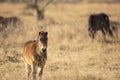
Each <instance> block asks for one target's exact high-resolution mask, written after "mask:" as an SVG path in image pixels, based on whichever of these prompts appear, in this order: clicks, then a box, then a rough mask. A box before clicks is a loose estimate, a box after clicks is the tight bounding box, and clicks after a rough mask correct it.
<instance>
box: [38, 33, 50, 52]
mask: <svg viewBox="0 0 120 80" xmlns="http://www.w3.org/2000/svg"><path fill="white" fill-rule="evenodd" d="M47 35H48V32H44V31H41V32H39V37H38V45H39V48H40V51H41V52H46V51H47V42H48V37H47Z"/></svg>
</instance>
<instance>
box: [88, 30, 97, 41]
mask: <svg viewBox="0 0 120 80" xmlns="http://www.w3.org/2000/svg"><path fill="white" fill-rule="evenodd" d="M88 32H89V36H90V38H91V41H93V39H94V38H95V33H96V32H95V31H93V30H92V29H90V28H89V29H88Z"/></svg>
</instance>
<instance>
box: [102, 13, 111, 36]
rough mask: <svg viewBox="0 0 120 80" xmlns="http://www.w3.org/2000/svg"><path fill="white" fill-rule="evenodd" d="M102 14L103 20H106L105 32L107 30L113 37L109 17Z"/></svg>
mask: <svg viewBox="0 0 120 80" xmlns="http://www.w3.org/2000/svg"><path fill="white" fill-rule="evenodd" d="M102 15H103V17H104V19H105V21H106V24H107V25H106V27H105V30H106V32H108V33H109V35H110V36H111V37H113V32H112V30H111V29H110V20H109V17H108V16H107V15H106V14H104V13H103V14H102Z"/></svg>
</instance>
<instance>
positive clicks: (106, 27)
mask: <svg viewBox="0 0 120 80" xmlns="http://www.w3.org/2000/svg"><path fill="white" fill-rule="evenodd" d="M88 26H89V27H88V32H89V36H90V37H91V38H92V39H94V38H95V34H96V31H98V30H101V32H102V34H103V37H104V40H105V36H106V33H108V34H109V35H110V36H111V37H113V33H112V31H111V29H110V21H109V17H108V15H107V14H105V13H99V14H92V15H90V16H89V20H88Z"/></svg>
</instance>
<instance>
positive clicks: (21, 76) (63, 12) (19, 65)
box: [0, 3, 120, 80]
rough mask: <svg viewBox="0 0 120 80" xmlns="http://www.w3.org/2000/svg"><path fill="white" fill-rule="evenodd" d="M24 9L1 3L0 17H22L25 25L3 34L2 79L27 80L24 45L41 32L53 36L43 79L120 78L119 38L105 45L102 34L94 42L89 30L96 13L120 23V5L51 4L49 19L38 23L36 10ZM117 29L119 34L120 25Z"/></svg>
mask: <svg viewBox="0 0 120 80" xmlns="http://www.w3.org/2000/svg"><path fill="white" fill-rule="evenodd" d="M6 6H7V7H6ZM8 7H9V9H8ZM24 8H25V4H20V5H18V4H14V5H13V4H9V3H3V4H0V11H1V13H0V15H3V16H6V17H7V16H13V15H14V16H19V17H20V19H21V20H22V21H24V26H21V27H18V28H13V26H11V27H10V26H9V27H7V28H6V30H5V31H2V32H0V80H26V75H25V68H24V62H23V57H22V53H23V51H22V50H23V44H24V43H25V42H26V41H28V40H32V39H36V36H37V35H38V32H39V31H40V30H45V31H47V32H48V33H49V35H48V38H49V41H48V58H47V63H46V66H45V70H44V73H43V80H119V79H120V54H119V53H120V41H119V39H117V40H114V39H112V38H109V37H107V38H108V40H109V41H108V43H101V42H99V40H101V38H102V35H101V33H100V32H97V37H96V40H95V41H94V42H93V43H91V42H89V36H88V31H87V28H88V26H87V24H88V17H89V15H90V14H93V13H100V12H105V13H107V14H108V16H109V18H110V20H111V21H115V22H118V23H120V15H119V13H120V4H86V3H85V4H76V5H74V4H56V5H50V6H49V7H47V11H46V12H45V15H46V17H45V20H44V21H38V22H37V21H36V20H35V16H33V11H32V10H26V11H23V9H24ZM23 12H24V13H30V14H32V15H27V14H23ZM116 27H117V28H118V33H119V30H120V25H117V26H116ZM2 34H4V36H6V37H5V38H4V36H3V35H2ZM118 37H120V35H118Z"/></svg>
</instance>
